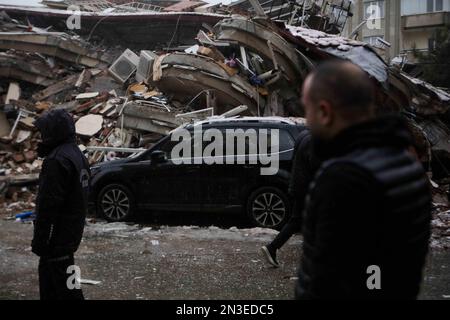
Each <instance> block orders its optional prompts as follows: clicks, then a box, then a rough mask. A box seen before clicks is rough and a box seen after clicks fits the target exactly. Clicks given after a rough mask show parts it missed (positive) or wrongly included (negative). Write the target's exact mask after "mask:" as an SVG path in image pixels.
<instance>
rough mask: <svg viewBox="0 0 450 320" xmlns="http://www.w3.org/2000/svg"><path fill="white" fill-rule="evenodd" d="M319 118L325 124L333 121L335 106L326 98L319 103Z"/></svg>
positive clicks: (327, 124)
mask: <svg viewBox="0 0 450 320" xmlns="http://www.w3.org/2000/svg"><path fill="white" fill-rule="evenodd" d="M319 119H320V122H321V124H322V125H324V126H329V125H330V124H331V123H332V122H333V119H334V113H333V108H332V107H331V104H330V103H329V102H328V101H326V100H321V101H320V103H319Z"/></svg>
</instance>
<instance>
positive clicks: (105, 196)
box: [97, 184, 134, 222]
mask: <svg viewBox="0 0 450 320" xmlns="http://www.w3.org/2000/svg"><path fill="white" fill-rule="evenodd" d="M97 208H98V211H99V213H100V214H101V215H102V216H103V217H104V218H105V219H106V220H108V221H114V222H115V221H126V220H128V219H129V218H130V217H131V216H132V215H133V211H134V199H133V195H132V193H131V192H130V190H129V189H128V188H127V187H125V186H123V185H121V184H110V185H107V186H105V187H104V188H103V189H102V191H100V193H99V195H98V198H97Z"/></svg>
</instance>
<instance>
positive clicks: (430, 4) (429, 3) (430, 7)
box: [427, 0, 434, 12]
mask: <svg viewBox="0 0 450 320" xmlns="http://www.w3.org/2000/svg"><path fill="white" fill-rule="evenodd" d="M433 8H434V0H427V12H433V11H434V10H433Z"/></svg>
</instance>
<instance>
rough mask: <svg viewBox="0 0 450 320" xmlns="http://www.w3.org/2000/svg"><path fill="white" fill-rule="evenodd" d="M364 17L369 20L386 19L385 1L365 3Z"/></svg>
mask: <svg viewBox="0 0 450 320" xmlns="http://www.w3.org/2000/svg"><path fill="white" fill-rule="evenodd" d="M364 17H365V19H367V20H371V19H383V18H384V0H383V1H366V2H364Z"/></svg>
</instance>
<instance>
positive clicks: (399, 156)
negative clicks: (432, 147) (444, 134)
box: [296, 62, 431, 299]
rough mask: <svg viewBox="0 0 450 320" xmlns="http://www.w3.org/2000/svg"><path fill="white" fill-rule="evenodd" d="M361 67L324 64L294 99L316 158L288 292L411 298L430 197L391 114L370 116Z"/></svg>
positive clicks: (423, 250)
mask: <svg viewBox="0 0 450 320" xmlns="http://www.w3.org/2000/svg"><path fill="white" fill-rule="evenodd" d="M372 86H373V83H372V81H371V79H370V78H369V77H368V75H367V74H366V73H365V72H364V71H362V70H361V69H360V68H359V67H357V66H356V65H353V64H351V63H350V62H327V63H325V64H323V65H320V66H319V67H318V68H317V69H316V70H315V71H314V72H313V73H312V75H310V76H309V77H308V78H307V79H306V81H305V84H304V88H303V95H302V99H303V104H304V106H305V111H306V118H307V122H308V125H309V127H310V129H311V133H312V137H313V148H314V152H315V155H317V156H318V157H319V158H321V160H323V161H324V162H323V164H322V166H321V168H320V169H319V170H318V173H317V175H316V177H315V179H314V181H313V183H311V185H310V191H309V194H308V196H307V200H306V209H305V217H304V224H303V236H304V242H303V256H302V260H301V266H300V270H299V280H298V283H297V288H296V297H297V298H298V299H415V298H417V295H418V292H419V288H420V283H421V279H422V269H423V266H424V263H425V258H426V254H427V251H428V241H429V237H430V218H431V217H430V207H431V196H430V189H429V182H428V179H427V178H426V175H425V173H424V171H423V168H422V166H421V164H420V163H419V162H418V161H417V160H416V158H415V157H414V156H413V155H412V154H411V153H410V152H408V148H409V147H410V146H411V140H410V139H411V138H410V134H409V131H408V130H407V128H406V126H405V124H404V122H403V121H402V120H401V119H400V118H398V117H396V116H384V117H380V118H377V117H375V115H374V89H373V87H372Z"/></svg>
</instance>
